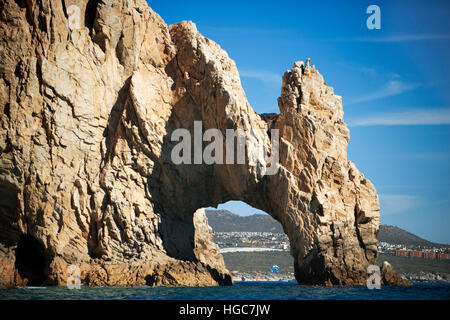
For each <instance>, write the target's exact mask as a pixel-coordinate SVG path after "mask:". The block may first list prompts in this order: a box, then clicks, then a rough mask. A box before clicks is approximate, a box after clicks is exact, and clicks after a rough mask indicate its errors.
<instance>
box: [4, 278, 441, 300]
mask: <svg viewBox="0 0 450 320" xmlns="http://www.w3.org/2000/svg"><path fill="white" fill-rule="evenodd" d="M0 299H2V300H5V299H8V300H10V299H14V300H22V299H27V300H28V299H32V300H66V299H69V300H73V299H75V300H94V299H101V300H104V299H107V300H110V299H111V300H113V299H124V300H222V299H226V300H329V299H331V300H450V283H414V284H413V286H412V287H381V289H379V290H377V289H372V290H370V289H368V288H367V287H365V286H352V287H348V286H334V287H319V286H304V285H298V284H297V283H296V282H235V284H234V285H233V286H228V287H201V288H189V287H175V288H172V287H133V288H119V287H81V289H79V290H77V289H72V290H70V289H68V288H67V287H65V286H59V287H35V288H30V287H23V288H17V289H9V290H0Z"/></svg>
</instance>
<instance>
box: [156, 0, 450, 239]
mask: <svg viewBox="0 0 450 320" xmlns="http://www.w3.org/2000/svg"><path fill="white" fill-rule="evenodd" d="M149 4H150V6H151V7H152V9H153V10H154V11H156V12H157V13H158V14H159V15H161V17H162V18H163V19H164V20H165V22H166V23H167V24H173V23H177V22H180V21H182V20H191V21H194V22H195V23H196V25H197V28H198V30H199V31H200V32H201V33H202V34H203V35H205V36H206V37H208V38H210V39H212V40H214V41H215V42H217V43H218V44H219V45H220V46H221V47H222V48H223V49H224V50H225V51H227V53H228V55H229V56H230V57H231V58H232V59H233V60H234V61H235V62H236V64H237V67H238V70H239V73H240V75H241V81H242V85H243V87H244V90H245V92H246V95H247V98H248V100H249V102H250V104H251V105H252V107H253V108H254V109H255V111H256V112H259V113H263V112H277V113H278V112H279V110H278V106H277V103H276V99H277V97H278V96H279V95H280V86H281V77H282V75H283V73H284V71H286V70H287V69H290V68H291V67H292V65H293V63H294V61H298V60H303V61H304V60H306V58H311V63H312V64H314V65H315V66H316V67H317V69H318V70H319V72H320V73H321V74H322V75H323V76H324V79H325V81H326V82H327V84H328V85H330V86H332V87H333V88H334V90H335V93H336V94H338V95H341V96H342V98H343V104H344V113H345V121H346V123H347V124H348V125H349V129H350V132H351V140H350V144H349V147H348V157H349V159H350V160H352V161H353V162H355V163H356V165H357V166H358V168H359V169H360V171H361V172H363V173H364V174H365V176H366V177H367V178H369V179H370V180H371V181H372V182H373V183H374V185H375V187H376V189H377V191H378V194H379V195H380V202H381V222H382V223H383V224H391V225H396V226H399V227H401V228H404V229H406V230H408V231H410V232H413V233H415V234H417V235H419V236H422V237H424V238H426V239H429V240H432V241H437V242H444V243H450V232H449V230H450V203H449V198H450V197H449V195H450V166H449V164H450V142H449V141H450V81H449V79H450V77H449V75H450V63H449V61H450V51H449V49H450V1H395V0H389V1H282V0H278V1H223V2H219V1H177V0H172V1H170V2H167V1H153V2H149ZM371 4H376V5H378V6H379V7H380V9H381V29H380V30H369V29H368V28H367V27H366V20H367V18H368V17H369V14H367V13H366V8H367V7H368V6H369V5H371ZM221 207H222V208H227V209H229V210H231V211H234V212H236V213H238V214H242V215H248V214H252V213H254V212H257V210H256V209H253V208H251V207H248V206H246V205H243V204H242V203H227V204H224V205H221Z"/></svg>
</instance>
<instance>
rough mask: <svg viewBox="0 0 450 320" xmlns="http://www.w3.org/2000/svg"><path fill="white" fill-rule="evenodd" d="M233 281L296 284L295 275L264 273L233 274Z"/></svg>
mask: <svg viewBox="0 0 450 320" xmlns="http://www.w3.org/2000/svg"><path fill="white" fill-rule="evenodd" d="M231 276H232V277H233V281H283V282H295V276H294V274H293V273H286V274H283V273H279V274H268V273H264V272H258V271H255V272H231Z"/></svg>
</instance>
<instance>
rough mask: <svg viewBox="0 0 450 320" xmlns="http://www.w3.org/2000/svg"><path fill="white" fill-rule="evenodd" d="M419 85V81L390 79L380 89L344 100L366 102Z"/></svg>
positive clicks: (354, 102) (400, 92)
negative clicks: (408, 81)
mask: <svg viewBox="0 0 450 320" xmlns="http://www.w3.org/2000/svg"><path fill="white" fill-rule="evenodd" d="M421 86H423V85H422V84H419V83H406V82H403V81H398V80H390V81H389V82H388V83H387V84H386V85H385V86H384V87H383V88H381V89H380V90H378V91H375V92H372V93H368V94H366V95H363V96H359V97H356V98H354V99H353V100H350V101H348V102H345V104H346V105H352V104H356V103H361V102H368V101H373V100H378V99H381V98H386V97H391V96H396V95H399V94H402V93H404V92H407V91H410V90H414V89H417V88H419V87H421Z"/></svg>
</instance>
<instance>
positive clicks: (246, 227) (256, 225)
mask: <svg viewBox="0 0 450 320" xmlns="http://www.w3.org/2000/svg"><path fill="white" fill-rule="evenodd" d="M206 216H207V217H208V222H209V225H210V226H211V227H212V228H213V230H214V231H216V232H233V231H247V232H272V233H284V232H283V228H282V227H281V224H280V223H279V222H278V221H276V220H275V219H273V218H272V217H271V216H269V215H266V214H254V215H251V216H246V217H241V216H238V215H237V214H235V213H233V212H230V211H228V210H206Z"/></svg>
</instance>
